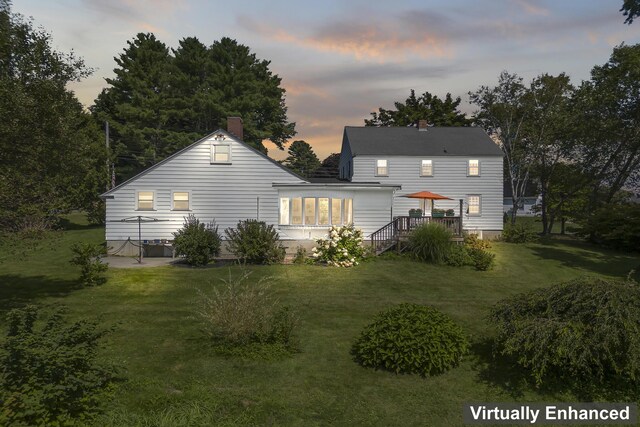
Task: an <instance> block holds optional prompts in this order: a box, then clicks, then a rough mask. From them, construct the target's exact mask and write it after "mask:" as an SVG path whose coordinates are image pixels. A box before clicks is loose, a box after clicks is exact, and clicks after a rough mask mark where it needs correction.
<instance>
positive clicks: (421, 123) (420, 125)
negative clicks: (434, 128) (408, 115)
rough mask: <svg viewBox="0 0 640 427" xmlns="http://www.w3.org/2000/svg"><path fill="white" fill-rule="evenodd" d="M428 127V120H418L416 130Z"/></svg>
mask: <svg viewBox="0 0 640 427" xmlns="http://www.w3.org/2000/svg"><path fill="white" fill-rule="evenodd" d="M428 127H429V122H427V121H426V120H418V130H423V131H424V130H427V128H428Z"/></svg>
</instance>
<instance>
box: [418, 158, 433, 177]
mask: <svg viewBox="0 0 640 427" xmlns="http://www.w3.org/2000/svg"><path fill="white" fill-rule="evenodd" d="M420 176H433V162H432V161H431V160H423V161H422V163H421V164H420Z"/></svg>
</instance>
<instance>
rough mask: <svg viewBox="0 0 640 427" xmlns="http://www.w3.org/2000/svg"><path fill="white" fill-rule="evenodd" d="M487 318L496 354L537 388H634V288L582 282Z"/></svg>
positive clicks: (638, 304) (638, 298)
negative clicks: (494, 332)
mask: <svg viewBox="0 0 640 427" xmlns="http://www.w3.org/2000/svg"><path fill="white" fill-rule="evenodd" d="M490 318H491V320H492V321H493V322H494V323H495V324H496V325H497V327H498V338H497V345H498V350H499V351H500V352H501V353H502V354H503V355H509V356H513V357H514V358H515V359H516V360H517V362H518V363H519V364H520V365H522V366H523V367H524V368H526V369H527V370H529V371H530V372H531V375H532V376H533V378H534V379H535V381H536V382H537V383H538V384H544V383H547V382H550V381H551V382H553V381H554V380H557V381H561V382H566V383H568V384H577V385H581V386H586V387H595V388H598V387H599V386H600V385H603V384H605V383H613V384H617V385H622V384H625V383H629V382H631V383H633V384H635V387H638V385H639V384H640V381H639V380H640V287H639V285H638V283H636V282H632V281H630V280H629V281H620V280H613V279H603V278H590V277H583V278H579V279H575V280H572V281H569V282H565V283H562V284H559V285H556V286H552V287H550V288H541V289H536V290H534V291H531V292H528V293H524V294H521V295H518V296H515V297H512V298H508V299H505V300H503V301H501V302H499V303H498V304H496V305H495V306H494V307H493V309H492V310H491V315H490ZM636 390H637V388H636Z"/></svg>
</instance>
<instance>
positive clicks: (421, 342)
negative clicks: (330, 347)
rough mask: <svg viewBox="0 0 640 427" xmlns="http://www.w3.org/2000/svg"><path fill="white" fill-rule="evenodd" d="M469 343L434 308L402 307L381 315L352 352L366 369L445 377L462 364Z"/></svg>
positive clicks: (364, 333) (449, 320) (408, 305)
mask: <svg viewBox="0 0 640 427" xmlns="http://www.w3.org/2000/svg"><path fill="white" fill-rule="evenodd" d="M468 349H469V343H468V341H467V338H466V337H465V335H464V333H463V331H462V329H461V328H460V327H459V326H458V325H457V324H455V323H454V322H453V320H451V319H450V318H449V317H448V316H447V315H445V314H443V313H441V312H439V311H438V310H436V309H435V308H433V307H428V306H423V305H417V304H400V305H398V306H395V307H392V308H391V309H389V310H386V311H383V312H381V313H379V314H378V315H377V316H376V317H375V319H374V321H373V323H371V324H370V325H368V326H367V327H366V328H365V329H364V330H363V331H362V333H361V335H360V337H359V338H358V339H357V340H356V342H355V343H354V345H353V347H352V349H351V355H352V356H353V358H354V360H355V361H356V362H357V363H358V364H360V365H362V366H364V367H366V368H374V369H384V370H387V371H391V372H395V373H397V374H399V373H403V374H419V375H422V376H428V375H437V374H441V373H443V372H445V371H447V370H449V369H451V368H453V367H455V366H457V365H458V364H459V363H460V359H461V358H462V356H463V355H464V354H465V353H466V352H467V351H468Z"/></svg>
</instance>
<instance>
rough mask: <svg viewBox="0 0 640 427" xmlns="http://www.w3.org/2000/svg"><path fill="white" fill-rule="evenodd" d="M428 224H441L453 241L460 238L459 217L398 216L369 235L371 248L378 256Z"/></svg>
mask: <svg viewBox="0 0 640 427" xmlns="http://www.w3.org/2000/svg"><path fill="white" fill-rule="evenodd" d="M429 223H435V224H441V225H443V226H444V227H445V228H446V229H448V230H449V231H451V232H452V233H453V236H454V238H455V239H457V240H459V239H460V238H462V218H461V217H459V216H445V217H431V216H422V217H410V216H398V217H395V218H394V219H393V221H391V222H390V223H388V224H387V225H385V226H384V227H382V228H380V229H379V230H377V231H375V232H374V233H372V234H371V246H372V247H373V248H374V250H375V252H376V254H377V255H379V254H381V253H383V252H385V251H387V250H389V249H391V248H393V247H399V246H400V245H401V243H402V242H405V241H407V240H408V238H409V234H410V233H411V231H412V230H413V229H415V228H417V227H419V226H421V225H423V224H429Z"/></svg>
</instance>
